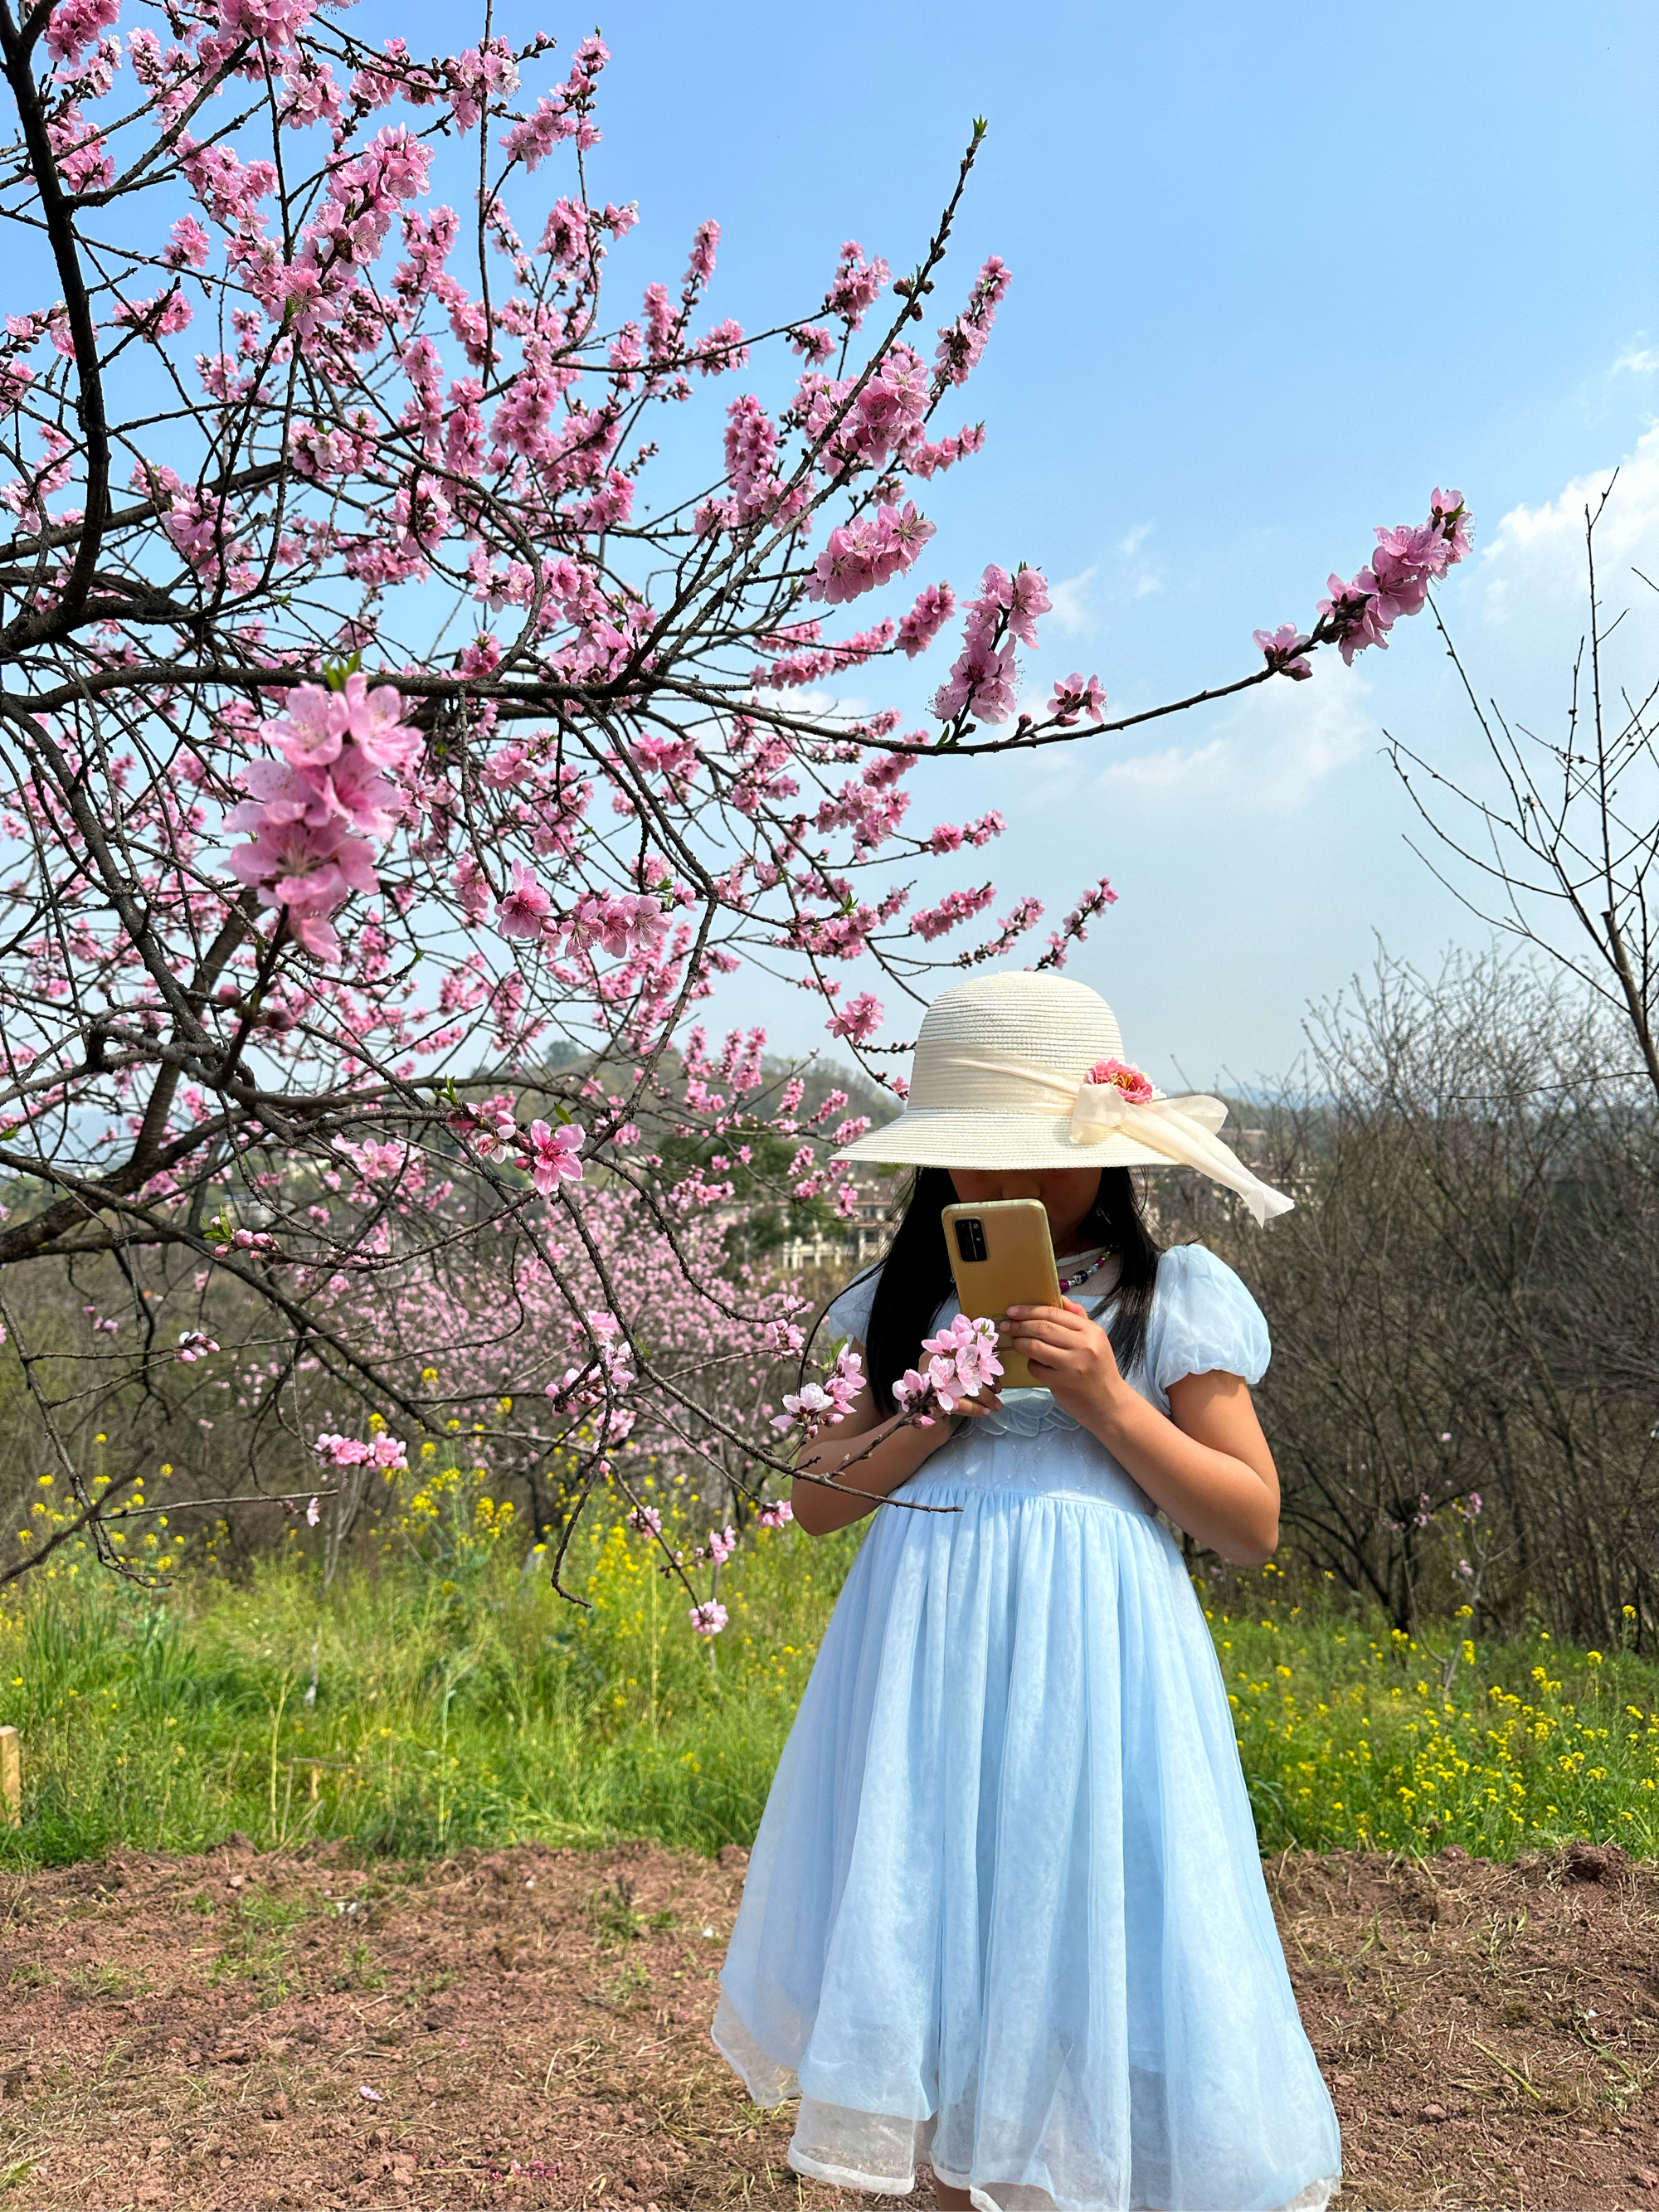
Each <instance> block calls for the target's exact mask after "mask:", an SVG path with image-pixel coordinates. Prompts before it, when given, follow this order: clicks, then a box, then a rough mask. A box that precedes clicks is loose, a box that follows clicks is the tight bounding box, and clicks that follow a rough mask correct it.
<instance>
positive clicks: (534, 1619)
mask: <svg viewBox="0 0 1659 2212" xmlns="http://www.w3.org/2000/svg"><path fill="white" fill-rule="evenodd" d="M857 1542H858V1532H856V1531H848V1532H847V1533H845V1534H842V1535H840V1536H837V1537H834V1538H830V1539H828V1540H824V1541H818V1542H813V1541H811V1540H809V1539H808V1538H806V1537H805V1536H803V1535H802V1534H800V1533H799V1530H796V1529H793V1528H790V1529H786V1530H782V1531H779V1532H776V1533H775V1534H763V1535H762V1536H761V1537H760V1538H759V1539H758V1541H757V1543H756V1544H755V1545H754V1546H753V1547H752V1548H751V1549H750V1550H749V1551H747V1552H746V1553H743V1554H741V1555H740V1556H739V1557H738V1559H735V1560H734V1561H732V1563H731V1564H730V1565H728V1566H727V1567H726V1569H724V1570H723V1571H722V1573H721V1580H720V1597H721V1599H722V1601H724V1602H725V1603H726V1606H727V1607H729V1608H730V1613H731V1621H730V1626H728V1627H727V1628H726V1632H724V1634H723V1635H721V1636H720V1638H717V1639H715V1640H714V1642H713V1643H712V1644H711V1643H708V1642H705V1641H704V1640H703V1639H702V1638H696V1637H694V1636H693V1635H692V1634H691V1632H690V1628H689V1626H688V1624H687V1621H686V1618H685V1601H684V1593H683V1592H680V1591H679V1590H678V1589H677V1588H676V1587H673V1586H671V1585H669V1584H668V1583H665V1581H664V1579H663V1578H662V1577H660V1576H659V1575H657V1574H654V1573H653V1572H652V1571H650V1567H649V1558H650V1554H649V1553H648V1551H647V1547H646V1545H645V1544H644V1542H643V1541H641V1539H639V1538H638V1537H635V1536H633V1535H630V1534H628V1533H627V1532H626V1531H625V1530H623V1529H621V1528H606V1527H605V1526H603V1525H600V1524H599V1523H597V1522H596V1523H594V1524H592V1526H591V1527H589V1528H587V1529H586V1531H585V1532H584V1533H583V1534H580V1536H579V1539H578V1542H577V1544H576V1546H575V1547H574V1549H573V1553H572V1558H571V1560H570V1561H569V1562H568V1563H567V1580H568V1583H569V1586H570V1587H572V1588H574V1589H577V1590H580V1591H581V1592H582V1593H583V1594H584V1595H586V1596H587V1597H588V1598H589V1599H590V1601H592V1609H591V1610H590V1611H585V1612H584V1611H579V1610H576V1609H575V1608H573V1607H570V1606H569V1605H568V1604H567V1603H566V1602H565V1601H562V1600H561V1599H560V1598H558V1597H556V1595H554V1594H553V1593H552V1592H551V1590H550V1588H549V1587H548V1582H547V1577H546V1573H545V1565H546V1563H545V1559H544V1558H541V1557H538V1556H537V1555H535V1554H532V1556H531V1559H530V1560H529V1561H528V1563H527V1564H526V1563H525V1562H524V1561H523V1560H522V1559H521V1557H520V1556H519V1553H520V1547H518V1546H516V1545H515V1544H513V1543H510V1542H506V1541H502V1542H494V1543H490V1544H487V1545H479V1546H477V1547H474V1548H473V1549H472V1550H471V1551H470V1552H467V1553H465V1555H464V1556H460V1557H457V1556H453V1555H451V1556H449V1557H447V1559H446V1561H444V1562H442V1563H440V1564H438V1565H430V1564H423V1563H422V1561H421V1560H420V1559H417V1558H416V1557H414V1556H412V1555H411V1554H409V1553H404V1555H403V1556H402V1557H401V1559H399V1557H398V1553H397V1549H396V1547H393V1549H392V1551H389V1552H388V1553H387V1555H386V1557H384V1558H383V1559H381V1560H380V1562H379V1563H378V1565H376V1566H374V1568H372V1569H370V1568H363V1567H357V1568H354V1569H351V1570H349V1571H343V1572H342V1574H341V1575H340V1576H339V1577H337V1580H336V1582H335V1583H334V1585H333V1586H332V1588H331V1589H327V1590H325V1589H323V1588H322V1586H321V1583H320V1581H319V1577H318V1576H317V1574H316V1572H315V1570H314V1568H313V1567H312V1566H311V1565H308V1564H307V1562H305V1561H304V1560H301V1559H275V1560H271V1561H270V1562H267V1563H266V1564H264V1565H262V1566H261V1567H260V1568H258V1570H257V1571H255V1573H254V1574H253V1575H252V1578H251V1580H249V1581H248V1582H246V1583H232V1582H229V1581H227V1580H225V1579H223V1578H222V1577H218V1576H216V1575H211V1574H202V1573H197V1574H192V1573H191V1571H190V1570H188V1569H187V1568H186V1569H184V1570H181V1571H180V1572H179V1576H178V1579H177V1581H176V1583H174V1584H173V1587H172V1588H170V1589H168V1590H167V1592H166V1593H165V1595H149V1594H148V1593H146V1592H144V1591H142V1590H139V1589H134V1588H133V1587H131V1585H129V1584H126V1583H122V1582H119V1581H118V1580H115V1579H114V1578H112V1577H108V1576H107V1575H106V1574H103V1573H101V1572H100V1571H97V1570H95V1569H94V1568H92V1567H90V1566H84V1567H81V1568H79V1569H77V1570H76V1571H75V1572H73V1573H70V1572H64V1573H62V1574H59V1575H58V1576H56V1577H53V1578H52V1579H51V1580H47V1579H46V1577H44V1576H43V1577H41V1578H40V1580H38V1581H36V1582H35V1583H33V1584H32V1585H31V1586H27V1587H26V1588H25V1589H24V1590H23V1592H22V1595H21V1599H20V1600H18V1601H17V1610H16V1611H15V1613H14V1614H13V1615H12V1616H10V1617H9V1618H8V1619H5V1620H0V1721H9V1722H11V1723H15V1726H16V1727H17V1728H18V1729H19V1730H20V1732H21V1736H22V1740H23V1747H24V1768H25V1798H24V1814H25V1817H24V1822H23V1826H22V1827H21V1830H18V1831H15V1832H9V1833H8V1832H3V1831H0V1863H9V1864H13V1865H31V1864H37V1865H38V1864H41V1863H56V1862H61V1861H64V1860H68V1859H73V1858H80V1857H90V1856H94V1855H96V1854H98V1853H100V1852H101V1851H103V1850H106V1849H107V1848H109V1847H110V1846H112V1845H114V1844H127V1845H136V1846H139V1847H144V1848H155V1849H164V1850H178V1851H194V1850H203V1849H205V1848H207V1847H209V1846H211V1845H212V1844H216V1843H218V1842H220V1841H221V1840H222V1838H224V1837H225V1836H227V1835H228V1834H229V1833H232V1832H236V1831H240V1832H242V1833H243V1834H245V1835H246V1836H247V1837H248V1838H251V1839H252V1841H253V1842H254V1843H256V1844H259V1845H260V1846H262V1847H266V1848H269V1847H273V1846H279V1845H290V1846H291V1845H295V1844H302V1843H305V1842H307V1840H310V1839H313V1838H347V1839H349V1840H350V1841H351V1842H352V1843H354V1844H356V1845H357V1846H359V1847H361V1848H362V1849H364V1850H378V1851H386V1852H390V1853H396V1854H399V1855H410V1856H416V1857H420V1856H425V1855H429V1854H432V1853H440V1852H444V1851H447V1850H453V1849H455V1848H456V1847H458V1846H459V1845H462V1844H496V1843H502V1842H507V1841H513V1840H523V1839H540V1840H544V1841H547V1842H550V1843H555V1844H565V1843H583V1844H587V1843H599V1842H604V1841H608V1840H611V1839H615V1838H620V1837H626V1836H648V1837H654V1838H659V1839H660V1840H662V1841H664V1842H665V1843H670V1844H686V1845H690V1846H692V1847H694V1848H696V1849H699V1850H712V1849H714V1847H716V1846H717V1845H719V1844H721V1843H725V1842H728V1841H735V1842H739V1843H747V1842H749V1841H750V1839H751V1838H752V1836H753V1834H754V1831H755V1826H756V1824H757V1821H758V1820H759V1817H760V1813H761V1809H762V1807H763V1805H764V1803H765V1800H766V1793H767V1790H768V1788H769V1784H770V1781H771V1777H772V1772H773V1769H774V1766H775V1763H776V1760H777V1756H778V1753H779V1751H780V1750H781V1747H782V1744H783V1741H784V1737H785V1735H787V1731H788V1727H789V1723H790V1720H791V1718H792V1717H793V1712H794V1710H795V1706H796V1703H797V1701H798V1699H799V1695H800V1692H801V1689H802V1686H803V1685H804V1684H805V1679H806V1675H807V1674H808V1672H809V1670H810V1668H811V1662H812V1658H813V1655H814V1653H815V1652H816V1650H817V1645H818V1643H819V1640H820V1638H821V1637H822V1635H823V1628H824V1624H825V1622H826V1621H827V1620H828V1618H829V1612H830V1609H831V1607H832V1606H833V1604H834V1601H835V1598H836V1593H837V1591H838V1590H839V1589H840V1587H841V1583H842V1579H843V1577H844V1576H845V1574H846V1571H847V1569H848V1565H850V1563H851V1561H852V1559H853V1558H854V1554H855V1553H856V1549H857ZM1206 1603H1207V1604H1208V1605H1209V1606H1210V1607H1211V1608H1212V1620H1211V1626H1212V1632H1213V1634H1214V1637H1215V1639H1216V1644H1217V1651H1218V1658H1219V1660H1220V1662H1221V1666H1222V1671H1223V1674H1224V1677H1225V1680H1226V1682H1227V1685H1228V1689H1229V1692H1230V1694H1231V1697H1232V1698H1233V1699H1234V1700H1235V1708H1234V1711H1235V1720H1236V1723H1237V1732H1238V1736H1239V1741H1240V1747H1241V1750H1242V1753H1243V1759H1244V1765H1245V1771H1246V1775H1247V1778H1248V1780H1249V1786H1250V1792H1251V1797H1252V1802H1253V1803H1254V1805H1255V1813H1256V1818H1257V1824H1258V1826H1259V1828H1260V1831H1261V1840H1262V1844H1263V1846H1264V1848H1267V1849H1276V1848H1279V1847H1280V1846H1282V1845H1283V1844H1287V1843H1291V1842H1296V1843H1299V1844H1305V1845H1309V1846H1311V1847H1313V1848H1316V1849H1328V1848H1331V1847H1334V1846H1338V1845H1344V1844H1350V1845H1360V1846H1367V1845H1376V1846H1393V1847H1398V1848H1401V1849H1407V1850H1433V1849H1437V1848H1438V1847H1439V1846H1440V1845H1441V1844H1447V1843H1460V1844H1463V1845H1464V1846H1465V1848H1466V1849H1468V1850H1471V1851H1474V1852H1479V1853H1481V1854H1484V1855H1486V1856H1490V1857H1512V1856H1513V1855H1514V1853H1515V1852H1516V1851H1517V1850H1522V1849H1525V1848H1529V1847H1534V1846H1536V1845H1538V1844H1548V1843H1554V1842H1559V1841H1561V1840H1563V1839H1565V1838H1568V1837H1571V1836H1575V1835H1583V1836H1589V1837H1591V1838H1595V1839H1597V1840H1602V1841H1605V1840H1616V1841H1618V1842H1620V1843H1622V1844H1625V1846H1626V1848H1627V1849H1628V1850H1631V1851H1632V1853H1633V1854H1634V1855H1636V1856H1638V1857H1655V1856H1659V1838H1656V1830H1659V1802H1656V1800H1659V1790H1656V1782H1659V1668H1655V1667H1654V1666H1653V1665H1652V1664H1650V1663H1647V1662H1642V1661H1639V1660H1638V1659H1637V1658H1636V1657H1635V1656H1633V1655H1632V1654H1630V1653H1628V1652H1613V1653H1607V1654H1587V1653H1584V1652H1577V1651H1571V1650H1566V1649H1565V1648H1563V1647H1561V1646H1559V1645H1558V1644H1554V1643H1553V1642H1551V1641H1550V1640H1549V1638H1547V1637H1542V1636H1539V1637H1534V1638H1527V1639H1524V1640H1522V1641H1517V1642H1515V1643H1510V1644H1480V1645H1479V1646H1476V1647H1468V1646H1463V1647H1462V1650H1465V1651H1468V1652H1470V1653H1471V1654H1472V1656H1460V1661H1459V1666H1458V1670H1457V1674H1456V1677H1455V1680H1454V1683H1453V1686H1452V1694H1451V1695H1450V1697H1449V1698H1448V1697H1444V1696H1443V1695H1442V1694H1441V1689H1440V1673H1439V1669H1438V1668H1437V1666H1436V1665H1435V1664H1434V1663H1433V1662H1431V1657H1430V1655H1429V1653H1428V1652H1427V1651H1426V1650H1425V1649H1423V1648H1421V1647H1419V1644H1416V1643H1414V1642H1413V1641H1411V1640H1410V1639H1408V1638H1400V1637H1397V1636H1395V1635H1393V1634H1392V1633H1391V1632H1389V1629H1388V1628H1387V1627H1386V1626H1377V1625H1376V1623H1375V1622H1374V1621H1370V1622H1368V1621H1366V1620H1364V1617H1363V1616H1361V1615H1360V1614H1359V1613H1358V1612H1357V1611H1356V1609H1355V1608H1354V1607H1353V1606H1352V1602H1351V1601H1347V1600H1346V1599H1342V1598H1340V1597H1338V1596H1335V1595H1331V1594H1330V1593H1329V1592H1328V1590H1327V1589H1324V1588H1323V1586H1322V1587H1321V1588H1320V1589H1309V1590H1304V1592H1303V1593H1302V1594H1301V1595H1300V1596H1298V1595H1297V1593H1296V1592H1294V1591H1292V1590H1291V1589H1290V1588H1289V1587H1288V1586H1287V1584H1286V1583H1285V1577H1283V1576H1282V1575H1281V1574H1280V1573H1279V1570H1278V1568H1277V1567H1276V1566H1273V1565H1270V1566H1269V1567H1268V1568H1267V1569H1265V1570H1264V1571H1262V1572H1261V1575H1260V1576H1245V1577H1238V1578H1237V1580H1236V1581H1235V1582H1234V1583H1232V1584H1231V1589H1230V1592H1229V1595H1226V1596H1225V1597H1223V1596H1218V1595H1215V1594H1214V1593H1213V1592H1210V1591H1206ZM1462 1627H1463V1624H1462V1622H1461V1621H1453V1622H1451V1623H1449V1624H1448V1625H1447V1626H1446V1628H1445V1630H1444V1632H1443V1635H1442V1636H1441V1637H1440V1638H1438V1639H1437V1649H1439V1650H1452V1649H1455V1648H1459V1640H1460V1638H1461V1637H1462ZM1539 1670H1541V1672H1540V1671H1539ZM313 1683H314V1690H313ZM282 1936H283V1930H282V1929H271V1928H267V1927H264V1926H263V1925H262V1924H259V1923H258V1922H257V1920H256V1919H252V1918H250V1919H249V1921H248V1923H247V1924H246V1927H245V1928H241V1929H239V1932H238V1935H237V1936H236V1939H235V1942H234V1944H233V1945H232V1946H231V1947H229V1948H228V1950H227V1953H226V1955H225V1957H224V1959H223V1960H222V1972H225V1973H226V1974H235V1975H238V1976H240V1977H244V1978H247V1979H250V1980H252V1981H253V1982H255V1983H257V1984H260V1985H262V1986H263V1985H264V1984H266V1983H269V1982H271V1981H272V1978H273V1977H275V1976H276V1974H277V1973H278V1972H279V1960H280V1954H281V1948H282V1947H281V1941H280V1939H281V1937H282Z"/></svg>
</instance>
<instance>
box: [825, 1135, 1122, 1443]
mask: <svg viewBox="0 0 1659 2212" xmlns="http://www.w3.org/2000/svg"><path fill="white" fill-rule="evenodd" d="M956 1196H957V1191H956V1185H955V1184H954V1183H953V1182H951V1174H950V1170H949V1169H948V1168H918V1169H917V1170H916V1171H915V1175H914V1176H912V1178H911V1182H910V1188H909V1190H908V1192H907V1194H906V1195H905V1199H904V1211H903V1213H902V1216H901V1217H900V1219H899V1225H898V1227H897V1229H896V1231H895V1232H894V1236H893V1241H892V1243H891V1244H890V1245H889V1247H888V1248H887V1256H886V1258H885V1259H884V1261H882V1262H881V1266H880V1274H879V1276H878V1279H877V1283H876V1296H875V1303H874V1304H873V1305H872V1307H871V1310H870V1322H869V1326H868V1328H867V1329H866V1334H865V1351H866V1353H867V1355H868V1357H867V1358H866V1363H865V1364H866V1370H867V1372H868V1374H869V1377H870V1387H871V1390H872V1394H873V1395H874V1398H875V1402H876V1409H877V1411H878V1413H883V1414H886V1413H892V1412H893V1410H894V1406H893V1385H894V1383H896V1382H897V1380H898V1378H899V1376H901V1375H902V1374H903V1373H904V1371H905V1370H906V1368H908V1367H914V1366H915V1361H916V1353H917V1352H918V1350H919V1349H920V1347H921V1340H922V1338H923V1337H924V1336H926V1335H927V1332H928V1329H929V1327H930V1326H931V1324H932V1322H933V1316H934V1314H935V1313H936V1312H937V1311H938V1310H939V1307H940V1306H941V1305H942V1304H943V1303H944V1302H945V1299H946V1298H947V1297H950V1295H951V1258H950V1254H949V1252H948V1251H947V1250H946V1249H945V1238H944V1236H943V1234H942V1232H941V1229H940V1225H939V1213H940V1211H941V1209H942V1208H943V1207H945V1206H952V1205H954V1204H955V1203H956ZM1083 1229H1084V1231H1085V1234H1086V1235H1087V1236H1088V1237H1090V1238H1091V1239H1097V1240H1098V1241H1099V1242H1100V1243H1103V1244H1109V1245H1110V1246H1111V1248H1112V1249H1113V1250H1114V1251H1115V1253H1116V1254H1117V1255H1118V1257H1119V1261H1120V1263H1121V1272H1120V1273H1119V1275H1118V1279H1117V1283H1116V1285H1115V1293H1114V1311H1113V1314H1112V1319H1111V1323H1110V1326H1109V1328H1108V1331H1107V1334H1108V1335H1109V1338H1110V1340H1111V1346H1112V1352H1113V1354H1114V1356H1115V1358H1116V1360H1117V1364H1118V1365H1119V1367H1120V1368H1121V1369H1122V1370H1123V1371H1124V1373H1125V1374H1127V1372H1128V1370H1130V1368H1132V1367H1133V1365H1134V1364H1135V1362H1136V1361H1137V1360H1138V1359H1139V1357H1140V1355H1141V1353H1142V1352H1143V1351H1144V1350H1145V1349H1146V1317H1147V1316H1148V1315H1149V1314H1150V1313H1151V1311H1152V1289H1153V1285H1155V1284H1156V1282H1157V1280H1158V1246H1157V1244H1156V1243H1154V1242H1153V1239H1152V1231H1150V1230H1149V1229H1148V1228H1147V1226H1146V1221H1145V1219H1144V1218H1142V1215H1141V1211H1140V1201H1139V1198H1138V1197H1137V1196H1136V1194H1135V1187H1134V1183H1133V1181H1132V1179H1131V1177H1130V1175H1129V1170H1128V1169H1127V1168H1103V1169H1102V1170H1101V1171H1100V1190H1099V1193H1098V1194H1097V1197H1096V1199H1095V1202H1094V1205H1093V1206H1092V1207H1091V1210H1090V1212H1089V1213H1088V1215H1087V1217H1086V1218H1085V1221H1084V1223H1083ZM868 1272H869V1271H866V1274H867V1273H868ZM863 1279H865V1278H863V1277H860V1280H863Z"/></svg>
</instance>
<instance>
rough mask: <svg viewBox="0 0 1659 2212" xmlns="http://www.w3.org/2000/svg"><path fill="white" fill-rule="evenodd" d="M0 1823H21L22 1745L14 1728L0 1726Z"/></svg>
mask: <svg viewBox="0 0 1659 2212" xmlns="http://www.w3.org/2000/svg"><path fill="white" fill-rule="evenodd" d="M0 1823H3V1824H4V1826H7V1827H8V1828H21V1826H22V1825H23V1746H22V1739H21V1737H20V1736H19V1735H18V1733H17V1731H16V1729H15V1728H0Z"/></svg>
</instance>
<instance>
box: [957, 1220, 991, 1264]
mask: <svg viewBox="0 0 1659 2212" xmlns="http://www.w3.org/2000/svg"><path fill="white" fill-rule="evenodd" d="M957 1251H958V1252H960V1253H961V1255H962V1256H963V1259H964V1260H967V1261H975V1260H982V1259H984V1257H985V1255H986V1248H985V1225H984V1223H983V1222H982V1221H972V1220H969V1221H958V1222H957Z"/></svg>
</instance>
